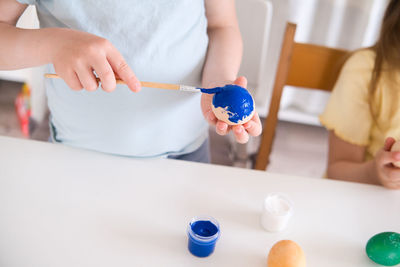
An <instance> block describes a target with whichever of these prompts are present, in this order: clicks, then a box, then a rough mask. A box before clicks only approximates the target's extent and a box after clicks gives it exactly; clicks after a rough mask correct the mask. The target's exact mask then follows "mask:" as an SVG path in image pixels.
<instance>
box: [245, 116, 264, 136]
mask: <svg viewBox="0 0 400 267" xmlns="http://www.w3.org/2000/svg"><path fill="white" fill-rule="evenodd" d="M243 127H244V128H245V129H246V131H247V132H248V133H249V135H251V136H259V135H260V134H261V132H262V125H261V121H260V117H259V116H258V113H257V112H255V113H254V115H253V118H251V120H250V121H248V122H246V123H245V124H243Z"/></svg>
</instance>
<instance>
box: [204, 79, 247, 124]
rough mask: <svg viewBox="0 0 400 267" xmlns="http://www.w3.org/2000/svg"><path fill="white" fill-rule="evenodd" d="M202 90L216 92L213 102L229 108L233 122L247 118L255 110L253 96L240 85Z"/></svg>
mask: <svg viewBox="0 0 400 267" xmlns="http://www.w3.org/2000/svg"><path fill="white" fill-rule="evenodd" d="M201 92H203V93H206V94H215V95H214V97H213V102H212V103H213V105H214V107H215V108H218V107H221V108H223V109H227V112H228V114H229V120H230V121H231V122H233V123H238V122H239V121H241V120H244V119H246V118H247V117H248V116H250V115H251V114H252V112H253V111H254V101H253V98H252V97H251V95H250V93H249V92H248V91H247V90H246V89H245V88H243V87H241V86H239V85H234V84H228V85H225V86H224V87H215V88H212V89H202V88H201Z"/></svg>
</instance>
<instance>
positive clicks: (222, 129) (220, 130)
mask: <svg viewBox="0 0 400 267" xmlns="http://www.w3.org/2000/svg"><path fill="white" fill-rule="evenodd" d="M215 131H216V132H217V134H219V135H226V134H227V133H228V132H229V127H228V124H227V123H226V122H223V121H217V123H216V124H215Z"/></svg>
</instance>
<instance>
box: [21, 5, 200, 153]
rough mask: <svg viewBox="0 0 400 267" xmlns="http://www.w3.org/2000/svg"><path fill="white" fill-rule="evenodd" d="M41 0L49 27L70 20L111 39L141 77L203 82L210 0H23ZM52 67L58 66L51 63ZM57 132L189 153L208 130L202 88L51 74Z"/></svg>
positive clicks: (115, 145) (89, 144) (65, 139)
mask: <svg viewBox="0 0 400 267" xmlns="http://www.w3.org/2000/svg"><path fill="white" fill-rule="evenodd" d="M19 1H20V2H21V3H26V4H33V5H36V8H37V12H38V17H39V21H40V26H41V28H46V27H66V28H72V29H77V30H81V31H85V32H89V33H92V34H95V35H98V36H101V37H104V38H106V39H108V40H109V41H111V43H112V44H113V45H114V46H115V47H116V48H117V49H118V50H119V51H120V52H121V54H122V55H123V56H124V58H125V60H126V61H127V62H128V64H129V66H130V67H131V68H132V69H133V71H134V72H135V74H136V76H137V77H138V78H139V80H141V81H151V82H162V83H174V84H185V85H194V86H199V85H200V81H201V72H202V67H203V63H204V59H205V55H206V52H207V46H208V37H207V19H206V16H205V7H204V0H190V1H188V0H118V1H111V0H108V1H107V0H96V1H93V0H85V1H84V0H36V1H35V0H19ZM48 71H49V72H54V69H53V67H52V66H49V70H48ZM45 84H46V90H47V97H48V103H49V108H50V111H51V124H52V126H53V130H54V138H55V140H56V141H58V142H61V143H63V144H67V145H71V146H76V147H81V148H86V149H91V150H96V151H101V152H106V153H112V154H118V155H126V156H133V157H153V156H162V155H168V154H182V153H189V152H192V151H194V150H195V149H197V148H198V147H199V146H200V145H201V144H202V143H203V142H204V140H205V139H206V138H207V128H208V127H207V123H206V121H205V119H204V117H203V115H202V113H201V109H200V95H201V94H200V93H190V92H176V91H170V90H161V89H151V88H142V91H141V92H139V93H133V92H131V91H130V90H129V89H128V87H126V86H124V85H118V86H117V89H116V90H115V91H114V92H112V93H106V92H104V91H103V90H101V89H98V90H97V91H95V92H88V91H85V90H82V91H73V90H71V89H69V88H68V87H67V85H66V84H65V83H64V81H62V80H60V79H47V80H46V83H45Z"/></svg>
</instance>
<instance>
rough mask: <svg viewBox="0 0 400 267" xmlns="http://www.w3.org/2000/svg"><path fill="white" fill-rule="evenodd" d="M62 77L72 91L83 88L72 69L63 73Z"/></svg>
mask: <svg viewBox="0 0 400 267" xmlns="http://www.w3.org/2000/svg"><path fill="white" fill-rule="evenodd" d="M63 76H64V77H63V79H64V81H65V83H66V84H67V85H68V86H69V88H71V89H72V90H74V91H80V90H82V89H83V86H82V84H81V82H80V81H79V78H78V76H77V75H76V73H75V72H74V71H70V72H69V73H67V74H65V75H63Z"/></svg>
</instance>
